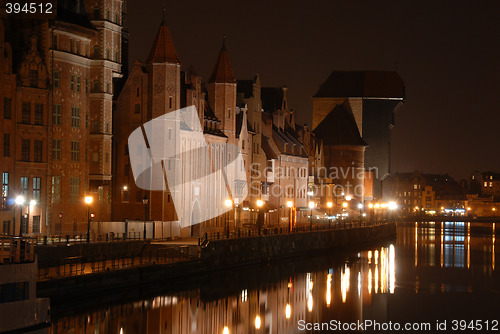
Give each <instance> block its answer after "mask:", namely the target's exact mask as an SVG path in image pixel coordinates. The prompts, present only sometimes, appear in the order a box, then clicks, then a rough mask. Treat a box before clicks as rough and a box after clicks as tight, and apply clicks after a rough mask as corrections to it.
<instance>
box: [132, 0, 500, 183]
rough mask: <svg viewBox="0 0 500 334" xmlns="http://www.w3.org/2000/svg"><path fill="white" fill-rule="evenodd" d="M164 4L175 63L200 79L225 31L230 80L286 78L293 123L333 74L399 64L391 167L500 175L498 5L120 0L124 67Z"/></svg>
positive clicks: (304, 118) (137, 55) (306, 113)
mask: <svg viewBox="0 0 500 334" xmlns="http://www.w3.org/2000/svg"><path fill="white" fill-rule="evenodd" d="M163 7H166V17H167V22H168V25H169V28H170V31H171V33H172V36H173V39H174V43H175V46H176V49H177V52H178V54H179V57H180V58H181V62H182V64H183V67H184V68H187V67H189V66H190V65H192V66H193V67H194V69H195V71H196V72H197V73H198V74H199V75H201V76H203V77H204V78H205V79H207V78H208V77H209V75H210V74H211V71H212V69H213V66H214V64H215V60H216V58H217V55H218V52H219V49H220V46H221V41H222V36H223V34H226V36H227V43H226V45H227V48H228V51H229V55H230V57H231V61H232V64H233V68H234V71H235V74H236V77H237V78H238V79H251V78H253V75H254V74H255V73H259V74H260V76H261V80H262V84H263V85H264V86H281V85H287V86H288V88H289V90H288V92H289V93H288V94H289V95H288V98H289V104H290V106H291V107H292V108H294V109H295V110H296V111H297V113H298V120H299V121H300V122H301V123H304V122H307V123H308V124H310V123H311V112H312V111H311V108H312V107H311V98H310V97H311V96H312V95H314V93H315V92H316V90H317V89H318V88H319V85H320V84H321V83H322V82H323V81H324V80H325V79H326V78H327V76H328V75H329V73H330V72H331V71H332V70H394V69H395V68H396V66H397V70H398V72H399V74H400V76H401V77H402V78H403V80H404V82H405V85H406V91H407V102H406V103H405V104H404V105H403V106H402V107H401V108H400V109H399V110H398V112H397V115H396V126H395V127H394V129H393V145H392V150H393V161H392V170H393V171H414V170H422V171H424V172H436V173H445V172H449V173H450V174H451V175H452V176H454V177H455V178H457V179H460V178H464V177H467V176H468V175H469V174H470V173H471V172H472V171H473V170H476V169H477V170H496V171H499V172H500V149H499V148H500V105H499V97H500V66H499V61H500V45H499V43H500V20H499V19H498V14H499V13H500V1H497V0H495V1H493V0H491V1H490V0H488V1H467V2H466V1H444V0H443V1H436V0H433V1H427V0H425V1H422V0H420V1H413V0H398V1H395V0H394V1H393V0H313V1H292V0H288V1H281V0H280V1H271V0H252V1H245V2H243V1H234V0H232V1H229V0H225V1H201V0H191V1H172V0H168V1H163V0H148V1H139V0H129V5H128V8H129V14H128V17H129V30H130V61H131V63H133V61H134V60H135V59H141V60H145V58H146V57H147V54H148V53H149V50H150V48H151V45H152V42H153V39H154V37H155V35H156V31H157V29H158V26H159V24H160V22H161V16H162V15H161V13H162V8H163ZM396 64H397V65H396Z"/></svg>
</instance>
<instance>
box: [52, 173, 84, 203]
mask: <svg viewBox="0 0 500 334" xmlns="http://www.w3.org/2000/svg"><path fill="white" fill-rule="evenodd" d="M61 184H62V182H61V176H52V179H51V189H50V193H51V196H50V197H51V202H52V204H58V203H61ZM69 201H70V202H71V203H78V202H79V201H81V198H80V178H79V177H70V178H69Z"/></svg>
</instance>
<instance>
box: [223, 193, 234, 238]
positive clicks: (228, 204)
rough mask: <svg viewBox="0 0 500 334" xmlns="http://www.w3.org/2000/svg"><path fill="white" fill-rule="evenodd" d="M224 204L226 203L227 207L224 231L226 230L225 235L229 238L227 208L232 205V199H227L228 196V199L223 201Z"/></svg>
mask: <svg viewBox="0 0 500 334" xmlns="http://www.w3.org/2000/svg"><path fill="white" fill-rule="evenodd" d="M224 204H225V205H226V208H228V211H226V219H225V221H226V224H225V225H226V226H225V230H226V231H225V232H226V236H227V238H229V222H228V220H229V217H228V214H229V208H231V207H232V206H233V201H232V200H231V199H229V198H228V199H226V200H225V201H224Z"/></svg>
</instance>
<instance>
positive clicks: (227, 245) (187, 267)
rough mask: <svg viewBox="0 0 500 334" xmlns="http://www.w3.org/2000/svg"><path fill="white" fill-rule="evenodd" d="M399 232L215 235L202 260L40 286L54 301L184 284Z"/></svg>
mask: <svg viewBox="0 0 500 334" xmlns="http://www.w3.org/2000/svg"><path fill="white" fill-rule="evenodd" d="M395 237H396V223H388V224H384V225H377V226H370V227H362V228H353V229H345V230H328V231H317V232H316V231H313V232H303V233H297V234H291V235H269V236H259V237H250V238H241V239H226V240H224V239H223V240H213V241H210V243H209V244H208V246H207V247H206V248H203V249H202V250H201V258H200V259H199V260H191V261H182V262H176V263H170V264H155V265H148V266H138V267H134V268H127V269H121V270H114V271H107V272H99V273H93V274H87V275H81V276H74V277H67V278H61V279H53V280H47V281H39V282H38V283H37V291H38V295H39V296H41V297H46V298H50V299H51V303H53V304H60V303H62V304H65V303H71V301H74V300H79V299H82V298H94V297H98V298H100V297H101V296H102V295H106V294H107V295H112V294H119V293H122V292H124V291H126V290H128V291H131V290H133V289H137V288H139V289H140V288H141V287H143V286H147V285H151V284H157V283H159V282H163V283H168V284H176V283H179V284H180V285H182V284H183V283H184V282H185V281H187V280H195V279H196V277H200V276H202V275H206V274H210V273H213V272H218V271H223V270H228V269H236V268H245V267H252V266H255V265H259V264H265V263H268V264H270V265H275V264H279V263H280V262H283V261H290V260H292V259H293V258H300V257H306V256H309V255H315V254H316V255H320V254H321V253H322V252H325V251H339V252H345V251H348V250H349V249H353V248H360V247H363V246H366V245H368V244H373V243H379V242H383V241H388V240H393V239H395ZM277 245H280V246H277ZM289 246H290V247H289ZM287 247H289V248H287ZM290 250H292V251H290ZM229 252H230V253H229ZM228 254H230V255H231V256H227V255H228Z"/></svg>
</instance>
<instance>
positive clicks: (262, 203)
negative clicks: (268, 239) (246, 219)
mask: <svg viewBox="0 0 500 334" xmlns="http://www.w3.org/2000/svg"><path fill="white" fill-rule="evenodd" d="M263 205H264V201H263V200H261V199H258V200H257V207H258V208H259V209H258V210H257V228H258V229H259V235H260V224H261V221H260V217H259V216H260V208H261V207H262V206H263Z"/></svg>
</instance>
